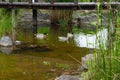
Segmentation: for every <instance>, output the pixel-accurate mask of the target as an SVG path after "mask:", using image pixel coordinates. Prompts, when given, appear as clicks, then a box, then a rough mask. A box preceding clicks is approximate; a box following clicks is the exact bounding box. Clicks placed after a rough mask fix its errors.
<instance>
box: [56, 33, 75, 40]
mask: <svg viewBox="0 0 120 80" xmlns="http://www.w3.org/2000/svg"><path fill="white" fill-rule="evenodd" d="M72 37H73V33H67V37H65V36H59V37H58V39H59V41H61V42H65V41H68V39H69V38H72Z"/></svg>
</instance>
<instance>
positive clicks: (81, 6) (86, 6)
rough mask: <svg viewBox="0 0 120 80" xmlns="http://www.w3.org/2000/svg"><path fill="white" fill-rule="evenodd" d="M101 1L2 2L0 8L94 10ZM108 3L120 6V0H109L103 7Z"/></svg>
mask: <svg viewBox="0 0 120 80" xmlns="http://www.w3.org/2000/svg"><path fill="white" fill-rule="evenodd" d="M98 4H99V3H97V2H81V3H78V4H74V3H72V2H67V3H64V2H55V3H54V4H51V3H49V2H34V3H29V2H12V3H9V2H0V8H26V9H27V8H31V9H32V8H33V7H34V8H37V9H77V10H93V9H95V8H96V6H97V5H98ZM108 5H111V7H115V6H120V2H109V3H106V2H105V3H104V4H101V6H102V8H103V9H107V8H108V7H107V6H108Z"/></svg>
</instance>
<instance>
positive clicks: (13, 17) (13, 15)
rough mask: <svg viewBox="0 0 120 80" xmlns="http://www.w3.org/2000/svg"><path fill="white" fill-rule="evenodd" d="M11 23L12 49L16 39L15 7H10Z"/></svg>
mask: <svg viewBox="0 0 120 80" xmlns="http://www.w3.org/2000/svg"><path fill="white" fill-rule="evenodd" d="M12 24H13V33H12V40H13V49H14V48H15V41H16V14H15V9H12Z"/></svg>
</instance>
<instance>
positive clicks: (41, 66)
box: [0, 25, 107, 80]
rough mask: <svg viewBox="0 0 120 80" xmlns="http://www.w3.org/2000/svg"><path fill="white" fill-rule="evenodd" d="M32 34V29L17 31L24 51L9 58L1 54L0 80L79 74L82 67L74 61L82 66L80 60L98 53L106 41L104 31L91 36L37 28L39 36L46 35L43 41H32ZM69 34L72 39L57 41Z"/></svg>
mask: <svg viewBox="0 0 120 80" xmlns="http://www.w3.org/2000/svg"><path fill="white" fill-rule="evenodd" d="M32 32H33V31H32V29H31V28H21V29H20V28H19V29H18V32H17V33H18V35H17V40H20V41H22V42H23V44H24V45H25V46H26V45H27V47H24V48H22V49H18V50H15V51H12V52H11V53H10V54H3V53H4V51H1V52H0V80H16V79H17V80H54V79H55V77H56V76H59V75H61V74H69V73H70V71H78V70H79V69H80V65H81V64H79V63H78V62H77V61H76V60H74V59H77V60H78V61H79V62H81V57H83V56H85V55H86V54H89V53H92V52H93V51H94V49H99V46H98V45H99V42H100V41H102V42H103V44H104V45H105V44H106V41H107V29H100V30H98V32H96V30H93V31H90V33H91V32H92V34H90V33H89V32H88V31H87V32H86V31H84V30H81V29H80V28H78V27H76V26H72V25H69V26H64V27H62V26H57V25H51V26H44V27H43V26H40V27H38V33H42V34H43V33H47V35H46V38H45V39H36V38H34V37H33V36H34V35H33V33H32ZM70 32H71V33H73V37H72V38H69V39H68V40H67V41H65V42H61V41H59V39H58V37H59V36H65V37H67V33H70ZM96 35H97V36H98V37H96ZM97 39H98V40H97ZM36 45H37V47H29V46H36ZM96 45H97V46H96ZM104 47H105V46H104ZM2 50H3V49H2Z"/></svg>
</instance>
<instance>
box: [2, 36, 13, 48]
mask: <svg viewBox="0 0 120 80" xmlns="http://www.w3.org/2000/svg"><path fill="white" fill-rule="evenodd" d="M0 45H1V46H5V47H8V46H12V45H13V41H12V39H11V38H10V37H9V36H3V37H2V38H1V39H0Z"/></svg>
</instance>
